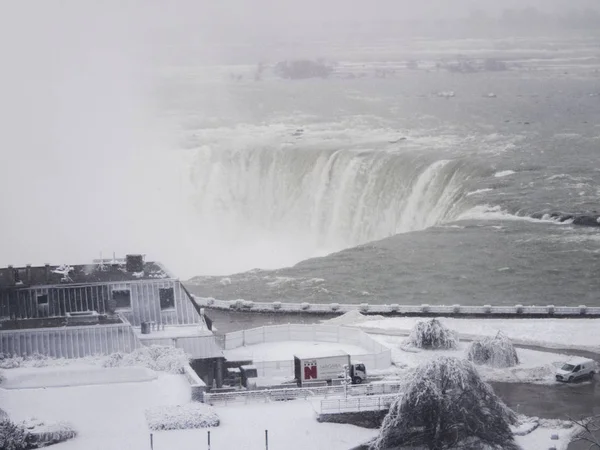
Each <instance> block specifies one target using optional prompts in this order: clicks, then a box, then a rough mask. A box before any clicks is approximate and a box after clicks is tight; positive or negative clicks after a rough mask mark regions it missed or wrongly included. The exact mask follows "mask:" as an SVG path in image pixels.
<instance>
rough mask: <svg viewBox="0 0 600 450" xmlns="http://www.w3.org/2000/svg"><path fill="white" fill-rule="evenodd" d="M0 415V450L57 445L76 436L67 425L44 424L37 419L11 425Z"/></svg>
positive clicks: (28, 449)
mask: <svg viewBox="0 0 600 450" xmlns="http://www.w3.org/2000/svg"><path fill="white" fill-rule="evenodd" d="M1 412H2V413H3V414H4V416H3V415H2V414H0V449H2V450H30V449H34V448H41V447H46V446H48V445H52V444H57V443H59V442H64V441H66V440H69V439H72V438H74V437H75V436H77V432H76V431H75V430H74V429H73V428H72V427H71V426H70V425H69V424H67V423H63V422H59V423H44V422H42V421H40V420H37V419H30V420H26V421H24V422H22V423H13V422H11V421H10V420H9V419H8V415H6V413H4V411H1Z"/></svg>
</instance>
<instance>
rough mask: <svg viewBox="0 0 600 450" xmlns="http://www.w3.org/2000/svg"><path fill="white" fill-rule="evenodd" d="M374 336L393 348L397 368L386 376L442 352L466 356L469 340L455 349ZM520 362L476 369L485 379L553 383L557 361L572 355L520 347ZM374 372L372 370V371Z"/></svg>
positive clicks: (412, 367)
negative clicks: (423, 346) (424, 346)
mask: <svg viewBox="0 0 600 450" xmlns="http://www.w3.org/2000/svg"><path fill="white" fill-rule="evenodd" d="M372 337H373V338H374V339H376V340H377V341H379V342H381V343H382V344H383V345H386V346H388V347H389V348H391V349H392V361H393V363H394V366H395V367H394V368H393V369H390V370H389V371H386V372H383V373H382V374H385V375H387V376H390V375H391V376H393V377H397V376H400V377H402V376H403V375H405V374H406V373H407V371H408V370H409V369H414V368H415V367H417V366H418V365H419V364H421V363H423V362H425V361H430V360H432V359H435V358H437V357H439V356H454V357H457V358H465V354H466V350H467V347H468V346H469V343H467V342H460V343H459V345H458V348H457V349H456V350H423V349H417V348H411V347H405V346H404V345H403V344H404V341H405V340H406V338H404V337H400V336H386V335H372ZM517 354H518V356H519V360H520V364H519V365H518V366H516V367H510V368H506V369H495V368H492V367H488V366H477V371H478V372H479V374H480V375H481V376H482V378H483V379H484V380H486V381H503V382H516V383H536V384H551V383H556V381H555V379H554V373H555V371H556V368H557V365H562V363H563V362H564V361H566V360H568V359H569V358H570V356H568V355H563V354H559V353H547V352H539V351H535V350H526V349H517ZM372 372H373V371H372Z"/></svg>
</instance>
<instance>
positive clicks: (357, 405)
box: [321, 394, 398, 414]
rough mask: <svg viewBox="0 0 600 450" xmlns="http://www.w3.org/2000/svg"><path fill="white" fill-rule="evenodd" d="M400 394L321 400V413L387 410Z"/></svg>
mask: <svg viewBox="0 0 600 450" xmlns="http://www.w3.org/2000/svg"><path fill="white" fill-rule="evenodd" d="M397 398H398V395H397V394H396V395H378V396H375V397H346V398H330V399H325V400H321V414H340V413H349V412H361V411H387V410H388V409H390V406H391V405H392V403H394V401H395V400H396V399H397Z"/></svg>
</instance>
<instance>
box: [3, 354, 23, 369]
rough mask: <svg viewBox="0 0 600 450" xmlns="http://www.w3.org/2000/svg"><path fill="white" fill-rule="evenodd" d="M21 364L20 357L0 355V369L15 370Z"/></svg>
mask: <svg viewBox="0 0 600 450" xmlns="http://www.w3.org/2000/svg"><path fill="white" fill-rule="evenodd" d="M22 364H23V358H21V357H20V356H11V355H6V354H2V355H1V356H0V369H16V368H17V367H21V365H22Z"/></svg>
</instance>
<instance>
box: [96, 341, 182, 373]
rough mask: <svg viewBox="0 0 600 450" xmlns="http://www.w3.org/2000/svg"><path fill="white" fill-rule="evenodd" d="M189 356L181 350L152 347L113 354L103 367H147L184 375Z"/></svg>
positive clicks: (167, 347)
mask: <svg viewBox="0 0 600 450" xmlns="http://www.w3.org/2000/svg"><path fill="white" fill-rule="evenodd" d="M189 362H190V359H189V356H188V355H187V354H186V353H185V352H184V351H183V350H182V349H180V348H175V347H169V346H161V345H151V346H149V347H141V348H138V349H136V350H134V351H133V352H132V353H125V354H124V353H113V354H112V355H110V356H108V357H107V358H106V359H105V360H104V361H103V363H102V366H103V367H127V366H139V367H146V368H148V369H151V370H155V371H157V372H168V373H183V372H184V369H185V367H186V366H187V365H188V364H189Z"/></svg>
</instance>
